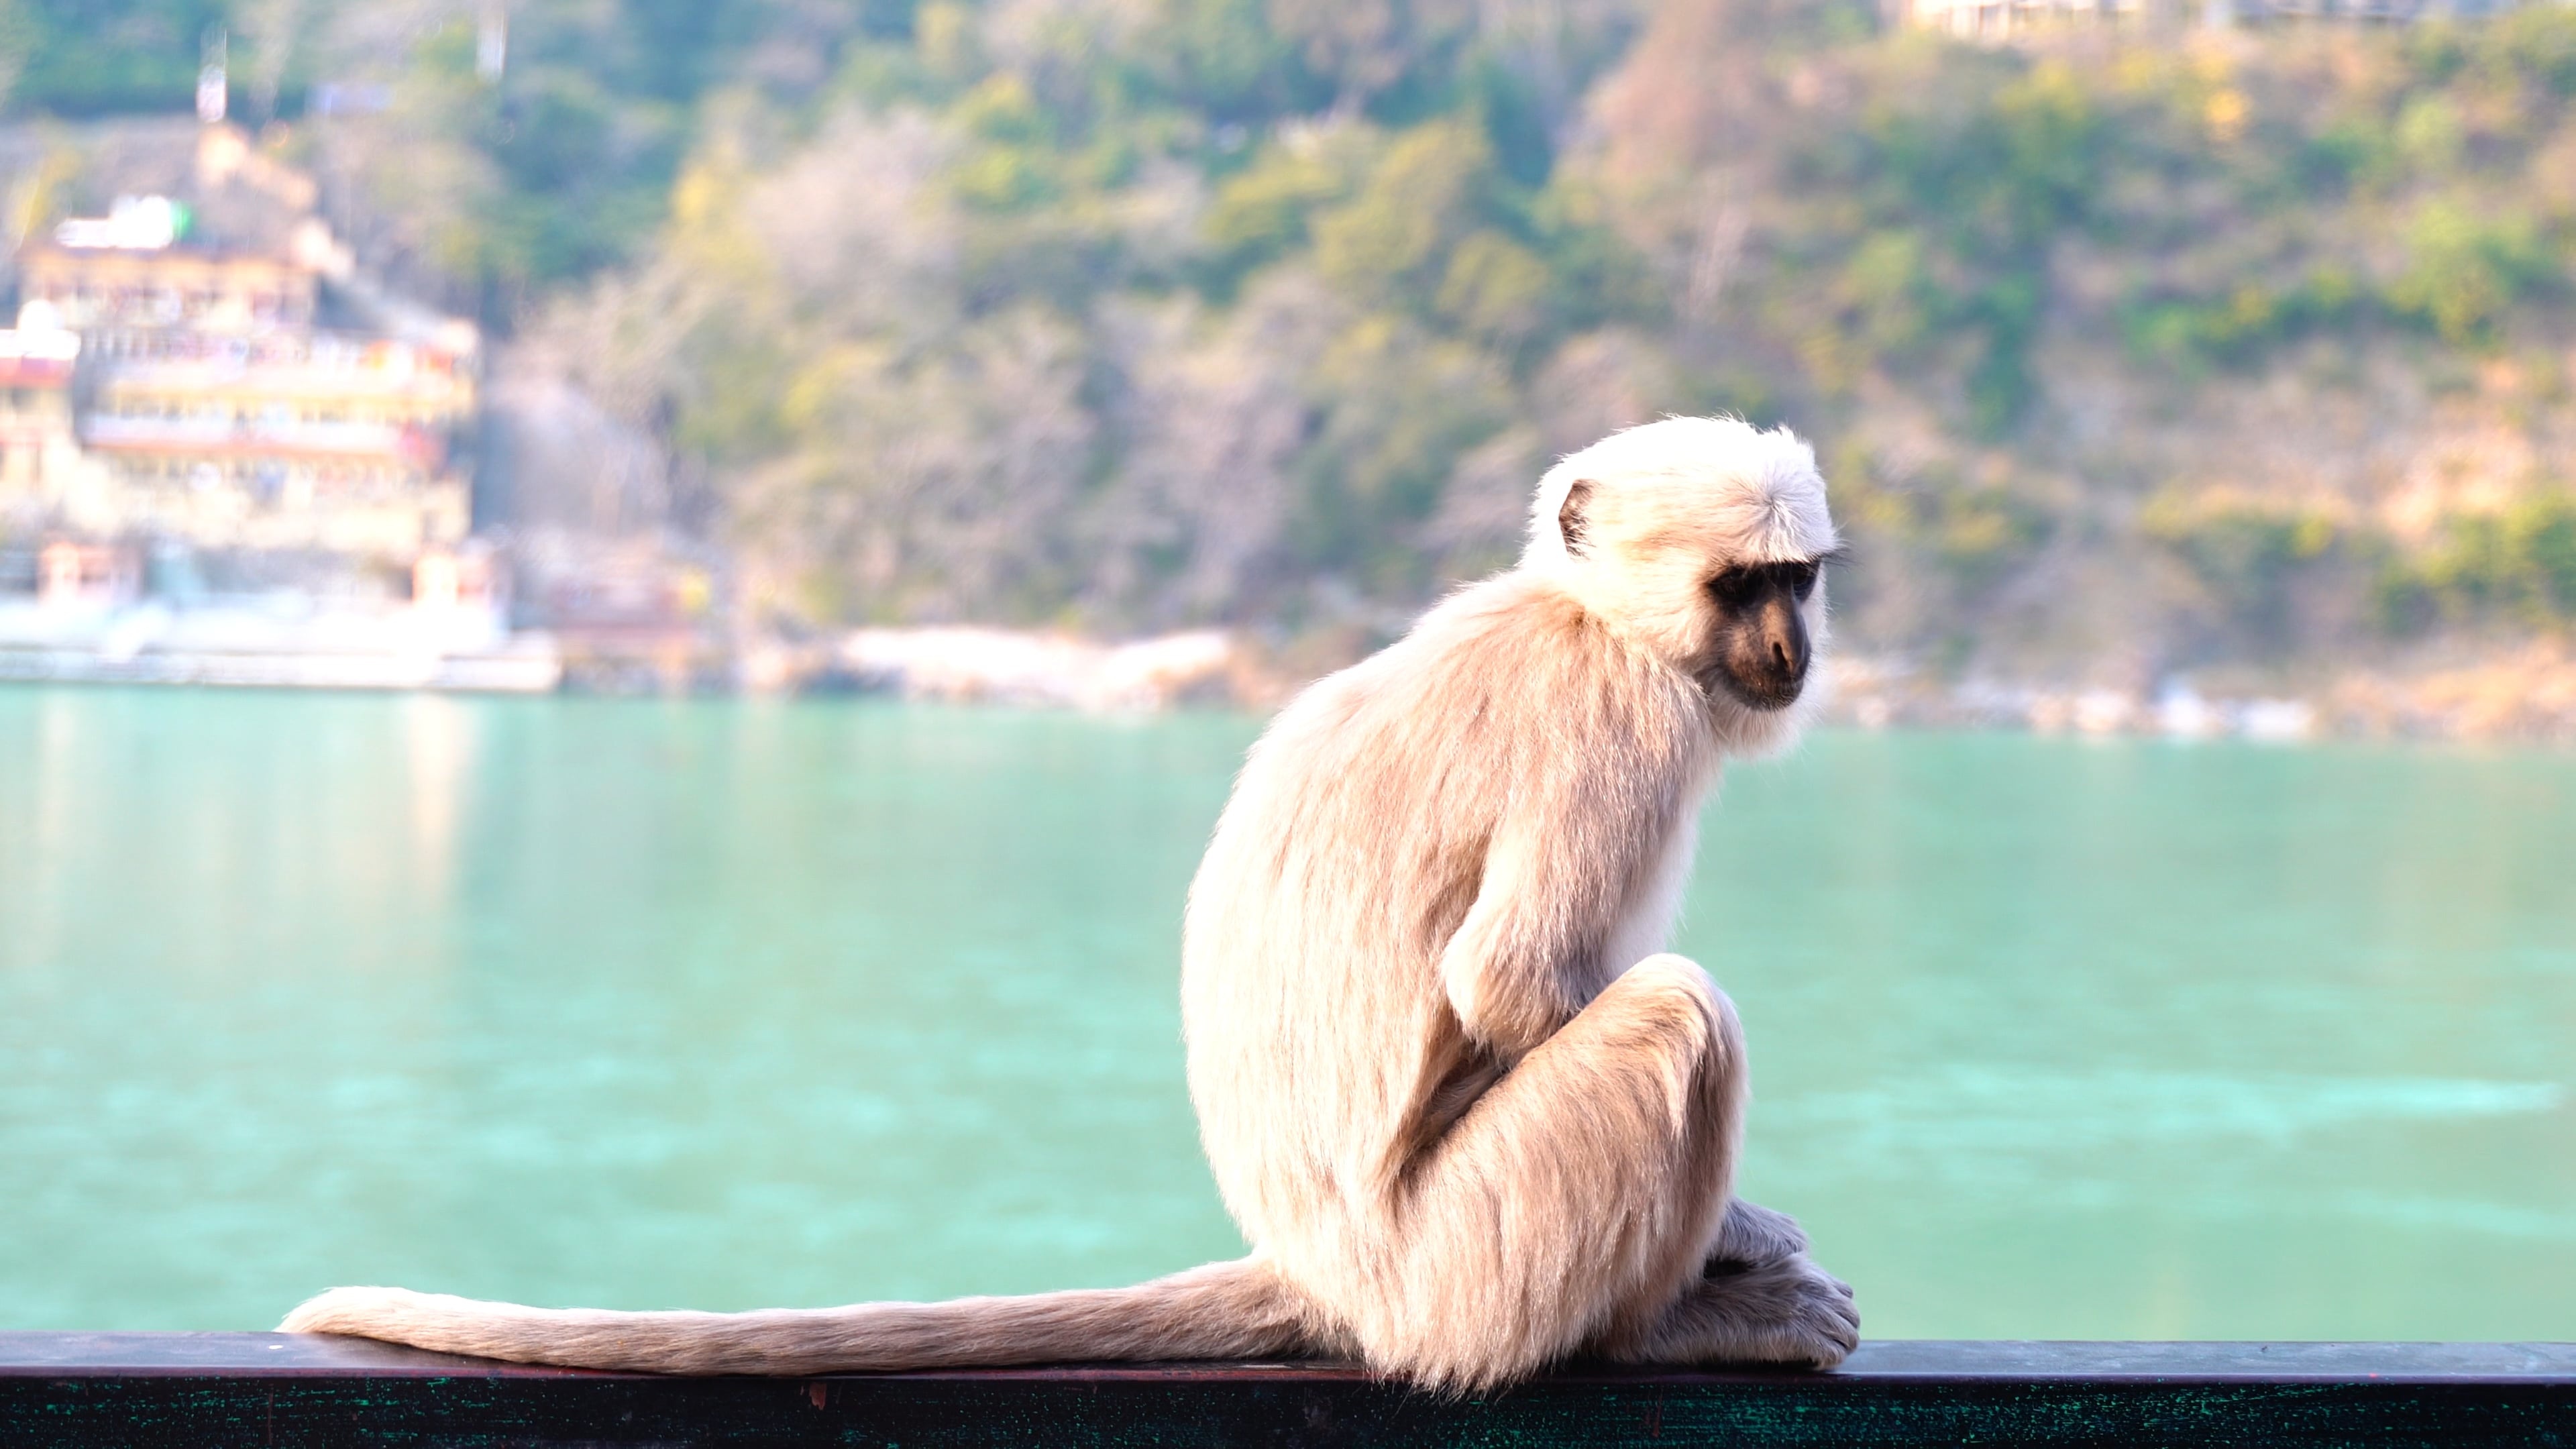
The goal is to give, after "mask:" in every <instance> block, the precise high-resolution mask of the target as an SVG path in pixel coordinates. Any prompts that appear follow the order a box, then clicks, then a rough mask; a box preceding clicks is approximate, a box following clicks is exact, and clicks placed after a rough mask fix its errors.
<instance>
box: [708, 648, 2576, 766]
mask: <svg viewBox="0 0 2576 1449" xmlns="http://www.w3.org/2000/svg"><path fill="white" fill-rule="evenodd" d="M1301 665H1303V666H1306V667H1302V668H1301V667H1299V666H1301ZM1314 673H1315V669H1314V667H1313V662H1312V660H1311V659H1310V658H1308V657H1306V656H1303V655H1299V654H1294V653H1291V652H1290V651H1286V650H1283V649H1280V648H1276V647H1273V646H1270V645H1268V644H1266V643H1264V642H1263V641H1262V640H1260V639H1259V638H1257V637H1255V636H1252V635H1248V634H1242V633H1229V632H1226V631H1222V630H1195V631H1190V632H1187V633H1178V634H1168V635H1162V636H1158V637H1154V638H1148V639H1141V640H1133V641H1128V642H1121V643H1112V642H1106V641H1100V640H1091V639H1085V638H1081V637H1079V636H1075V635H1070V634H1052V633H1034V632H1022V631H1015V630H1006V629H980V628H932V629H862V630H857V631H854V632H852V633H850V634H848V635H845V636H843V637H842V638H841V639H839V640H837V641H832V642H828V643H822V644H813V645H806V646H801V647H791V646H786V645H779V644H769V645H763V646H758V647H755V648H754V649H752V650H749V651H746V653H745V656H744V659H743V663H742V667H741V668H740V669H739V670H738V671H737V678H738V681H739V683H740V684H741V687H743V688H745V689H746V690H749V691H752V692H759V693H798V692H813V691H837V690H852V691H860V692H872V693H888V694H894V695H898V696H900V697H902V698H905V699H911V700H920V701H925V702H938V703H971V704H1002V705H1013V706H1022V707H1035V708H1067V709H1078V710H1088V711H1101V712H1113V713H1115V712H1133V711H1151V710H1159V709H1168V708H1173V707H1177V706H1185V705H1194V704H1205V705H1218V706H1228V707H1234V708H1242V709H1253V710H1267V709H1271V708H1275V707H1277V705H1279V704H1280V703H1281V702H1282V701H1284V700H1285V699H1287V697H1288V696H1289V695H1291V694H1293V693H1295V692H1296V691H1297V690H1298V689H1299V688H1300V687H1302V686H1303V685H1304V684H1305V683H1306V682H1307V681H1308V680H1309V679H1310V678H1312V677H1313V675H1314ZM1825 687H1826V696H1825V704H1824V711H1825V718H1826V719H1828V720H1829V721H1831V722H1834V723H1837V724H1846V725H1855V726H1859V727H1861V728H1865V729H1886V728H1897V727H1908V726H1912V727H1924V728H1941V729H1963V728H1964V729H2006V730H2028V731H2030V732H2033V733H2037V734H2084V735H2104V736H2112V735H2147V736H2164V737H2170V738H2178V739H2225V738H2236V739H2253V740H2270V741H2295V740H2303V739H2316V738H2376V739H2389V738H2406V739H2459V740H2492V741H2513V742H2522V743H2533V744H2557V745H2576V651H2571V650H2570V649H2569V648H2568V647H2567V646H2566V645H2564V644H2559V643H2552V642H2546V641H2544V642H2537V643H2528V644H2524V645H2521V646H2519V647H2517V648H2514V649H2511V650H2506V651H2498V652H2495V653H2491V654H2487V655H2483V656H2480V655H2466V656H2464V655H2462V654H2460V653H2457V652H2448V653H2442V654H2437V655H2428V656H2425V657H2424V658H2421V659H2418V660H2398V661H2392V662H2389V663H2385V664H2381V665H2378V666H2375V667H2360V666H2356V667H2351V668H2345V669H2339V670H2338V669H2317V668H2308V669H2303V670H2297V671H2283V672H2282V673H2280V674H2278V675H2269V676H2267V675H2257V674H2250V673H2245V672H2224V671H2212V672H2209V673H2206V674H2194V673H2183V672H2178V673H2174V674H2170V675H2167V676H2165V677H2164V678H2162V679H2160V680H2158V681H2157V682H2156V683H2155V684H2154V686H2153V687H2152V688H2126V689H2124V688H2117V687H2104V686H2082V687H2070V686H2067V685H2064V684H2061V683H2055V682H2050V681H2041V680H2013V679H1995V678H1981V677H1971V678H1967V679H1948V678H1943V677H1942V676H1940V675H1939V674H1937V673H1935V672H1933V671H1930V670H1926V669H1922V668H1920V667H1917V666H1913V665H1911V664H1909V663H1908V662H1907V661H1904V660H1901V659H1894V658H1889V657H1886V656H1876V655H1866V654H1845V655H1842V656H1838V657H1837V658H1835V659H1834V660H1833V662H1832V674H1831V676H1830V678H1829V679H1828V680H1827V682H1826V686H1825Z"/></svg>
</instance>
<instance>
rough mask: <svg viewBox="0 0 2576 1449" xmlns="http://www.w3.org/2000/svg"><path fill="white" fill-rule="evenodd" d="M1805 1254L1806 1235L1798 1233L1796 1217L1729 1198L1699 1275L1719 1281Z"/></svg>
mask: <svg viewBox="0 0 2576 1449" xmlns="http://www.w3.org/2000/svg"><path fill="white" fill-rule="evenodd" d="M1805 1251H1807V1235H1806V1234H1805V1233H1804V1232H1802V1231H1800V1230H1799V1228H1798V1220H1797V1219H1796V1218H1793V1217H1791V1216H1789V1215H1788V1214H1787V1213H1783V1212H1774V1211H1772V1210H1771V1209H1769V1208H1767V1207H1763V1206H1761V1205H1759V1204H1757V1203H1749V1202H1746V1201H1745V1200H1744V1199H1742V1198H1740V1197H1738V1198H1729V1199H1728V1200H1727V1204H1726V1218H1725V1220H1724V1221H1722V1222H1720V1223H1719V1224H1718V1227H1717V1241H1716V1242H1714V1243H1712V1244H1710V1245H1709V1250H1708V1266H1707V1267H1706V1268H1705V1269H1704V1270H1703V1272H1702V1276H1704V1277H1709V1278H1723V1277H1725V1276H1727V1275H1728V1274H1730V1273H1741V1272H1743V1271H1744V1270H1745V1269H1747V1268H1759V1267H1761V1266H1763V1265H1764V1264H1766V1263H1777V1262H1779V1261H1780V1260H1782V1259H1784V1258H1794V1257H1796V1256H1798V1255H1799V1254H1800V1253H1803V1252H1805Z"/></svg>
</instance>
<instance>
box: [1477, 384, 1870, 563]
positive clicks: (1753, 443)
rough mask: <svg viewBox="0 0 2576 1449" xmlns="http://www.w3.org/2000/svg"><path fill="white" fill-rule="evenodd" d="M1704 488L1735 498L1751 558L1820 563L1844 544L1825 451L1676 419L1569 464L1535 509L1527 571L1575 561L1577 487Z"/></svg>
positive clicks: (1795, 440)
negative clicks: (1570, 519) (1819, 453)
mask: <svg viewBox="0 0 2576 1449" xmlns="http://www.w3.org/2000/svg"><path fill="white" fill-rule="evenodd" d="M1587 482H1588V483H1591V484H1593V485H1595V486H1597V487H1602V488H1617V487H1619V486H1621V485H1622V484H1629V483H1648V484H1652V483H1665V484H1682V485H1692V484H1704V485H1706V486H1708V487H1710V488H1712V489H1721V488H1722V489H1728V490H1731V491H1732V492H1733V493H1734V497H1733V499H1731V500H1727V501H1730V502H1732V503H1733V504H1734V505H1735V506H1734V507H1732V508H1729V509H1728V510H1727V512H1728V513H1729V514H1730V515H1731V516H1730V517H1729V519H1728V523H1729V525H1730V531H1731V532H1734V533H1735V534H1736V536H1737V537H1738V539H1739V540H1740V541H1741V544H1742V546H1743V548H1744V553H1745V556H1746V557H1747V558H1749V559H1756V560H1768V561H1786V560H1792V559H1808V558H1818V557H1822V556H1823V555H1825V554H1828V553H1831V552H1832V551H1833V550H1834V549H1835V548H1836V547H1837V546H1838V545H1839V543H1840V541H1841V540H1840V538H1839V537H1838V536H1837V535H1836V533H1835V531H1834V524H1833V519H1832V517H1831V516H1830V515H1829V514H1828V513H1827V512H1826V511H1825V484H1824V478H1823V475H1822V474H1820V473H1819V472H1818V471H1817V469H1816V453H1815V449H1813V448H1811V447H1809V446H1808V445H1807V443H1806V440H1804V439H1802V438H1800V437H1799V436H1798V435H1797V434H1795V433H1793V432H1791V431H1789V430H1788V429H1787V428H1785V427H1779V428H1772V429H1770V430H1768V431H1765V430H1763V429H1760V428H1756V427H1754V426H1753V425H1752V424H1751V423H1748V422H1746V421H1744V420H1743V419H1742V418H1734V417H1713V418H1685V417H1668V418H1662V419H1659V420H1657V421H1655V422H1651V423H1640V424H1638V425H1637V426H1635V427H1632V428H1622V429H1621V430H1619V431H1618V432H1615V433H1612V434H1611V435H1610V436H1608V437H1606V438H1603V439H1602V440H1601V441H1599V442H1597V443H1594V444H1593V445H1592V446H1590V447H1588V448H1584V449H1582V450H1581V451H1579V452H1574V453H1569V454H1567V455H1566V456H1565V457H1564V458H1562V459H1559V460H1558V462H1557V464H1556V466H1555V467H1553V468H1550V469H1548V470H1547V472H1546V473H1545V474H1544V475H1543V476H1542V477H1540V479H1539V483H1538V492H1537V495H1536V496H1535V497H1534V498H1533V499H1532V500H1531V503H1530V524H1529V527H1530V531H1529V546H1528V548H1527V550H1526V551H1525V552H1524V553H1523V554H1522V556H1521V562H1522V563H1523V564H1524V565H1525V566H1539V567H1545V566H1549V565H1555V564H1562V563H1564V562H1565V561H1566V552H1565V537H1564V535H1563V534H1562V533H1561V532H1559V531H1558V526H1557V519H1558V515H1559V514H1561V513H1562V512H1563V511H1564V509H1565V500H1566V498H1567V496H1568V495H1569V494H1571V493H1572V492H1573V489H1574V485H1575V484H1577V483H1587Z"/></svg>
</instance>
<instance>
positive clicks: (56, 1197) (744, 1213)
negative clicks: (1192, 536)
mask: <svg viewBox="0 0 2576 1449" xmlns="http://www.w3.org/2000/svg"><path fill="white" fill-rule="evenodd" d="M1255 728H1256V726H1255V724H1254V723H1253V722H1251V721H1248V720H1244V719H1238V718H1231V717H1224V716H1179V717H1171V718H1162V719H1154V720H1145V721H1127V722H1120V721H1103V720H1091V719H1081V718H1073V717H1064V716H1050V715H1017V714H1007V713H981V712H968V711H932V710H916V709H904V708H897V707H892V706H883V705H873V704H861V703H837V702H813V703H794V704H762V703H734V702H723V703H719V702H694V703H645V702H624V701H603V700H578V699H560V700H558V699H548V700H496V701H480V700H467V699H450V698H408V697H367V696H302V695H285V694H221V693H193V692H182V691H169V692H144V691H131V692H130V691H116V690H92V691H73V690H38V689H12V690H0V1327H28V1328H69V1327H89V1328H218V1327H236V1328H241V1327H264V1326H266V1325H268V1324H269V1323H271V1322H273V1321H274V1320H275V1319H276V1317H277V1316H278V1314H279V1313H280V1312H282V1311H283V1310H284V1309H285V1308H286V1307H287V1306H288V1305H289V1304H291V1303H292V1302H294V1301H295V1300H296V1299H297V1298H298V1297H300V1296H302V1295H303V1294H305V1293H307V1292H309V1291H311V1290H313V1289H315V1288H318V1287H321V1286H324V1285H328V1284H333V1283H347V1282H400V1283H405V1284H409V1285H411V1286H416V1287H422V1288H436V1289H446V1290H451V1291H456V1292H463V1293H472V1294H481V1295H494V1296H505V1297H513V1298H520V1299H526V1300H533V1301H538V1302H551V1303H571V1302H582V1303H593V1304H603V1305H609V1306H622V1307H647V1306H664V1305H680V1304H686V1305H694V1306H700V1307H708V1308H739V1307H749V1306H754V1305H758V1304H771V1303H780V1304H785V1303H795V1304H806V1303H825V1302H833V1301H841V1300H848V1299H856V1298H867V1297H927V1296H941V1295H947V1294H955V1293H970V1292H1013V1291H1027V1290H1034V1289H1042V1288H1052V1287H1062V1286H1069V1285H1077V1284H1106V1283H1115V1282H1120V1281H1125V1280H1132V1279H1135V1278H1139V1277H1143V1276H1146V1275H1148V1274H1152V1273H1157V1272H1162V1271H1166V1270H1169V1269H1173V1268H1177V1267H1181V1266H1184V1265H1186V1264H1189V1263H1192V1262H1197V1261H1202V1260H1205V1259H1208V1258H1211V1257H1216V1256H1221V1255H1226V1254H1231V1253H1233V1252H1236V1251H1239V1243H1238V1240H1237V1238H1236V1237H1235V1234H1234V1232H1233V1230H1232V1228H1231V1227H1230V1226H1229V1225H1228V1223H1227V1222H1226V1220H1225V1217H1224V1215H1223V1213H1222V1211H1221V1210H1220V1209H1219V1207H1218V1205H1217V1203H1216V1200H1215V1196H1214V1193H1213V1191H1212V1189H1211V1188H1210V1186H1209V1184H1208V1182H1207V1179H1206V1175H1205V1171H1204V1169H1203V1168H1202V1166H1201V1165H1200V1163H1199V1160H1198V1157H1197V1153H1196V1146H1195V1142H1194V1139H1193V1135H1192V1127H1191V1122H1190V1117H1189V1109H1188V1104H1187V1101H1186V1100H1185V1098H1184V1095H1183V1091H1182V1085H1181V1061H1180V1047H1179V1042H1178V1016H1177V1011H1176V1008H1175V1004H1174V1001H1173V976H1174V972H1175V967H1176V959H1177V951H1178V946H1177V938H1178V923H1179V916H1180V906H1181V894H1182V889H1183V887H1184V885H1185V884H1186V882H1187V880H1188V877H1189V872H1190V870H1191V868H1192V866H1193V865H1194V863H1195V858H1196V854H1197V849H1198V845H1199V842H1200V841H1201V840H1202V839H1203V838H1204V836H1205V833H1206V831H1207V828H1208V826H1209V824H1210V822H1211V821H1212V820H1213V818H1214V816H1215V812H1216V810H1217V808H1218V806H1219V805H1220V804H1221V803H1222V800H1223V798H1224V794H1225V789H1226V785H1227V781H1228V779H1229V777H1230V775H1231V773H1232V770H1233V768H1234V766H1235V763H1236V761H1237V759H1238V757H1239V754H1240V752H1241V750H1242V747H1243V746H1244V744H1245V743H1246V742H1247V741H1248V740H1249V739H1250V737H1251V735H1252V733H1253V731H1254V729H1255ZM2571 882H2576V758H2570V757H2566V756H2550V755H2528V754H2526V755H2508V754H2472V753H2465V752H2452V751H2441V750H2431V749H2420V750H2408V749H2394V748H2361V747H2343V746H2334V747H2318V748H2309V749H2296V750H2287V749H2264V748H2256V747H2240V746H2196V747H2195V746H2172V745H2163V744H2153V743H2086V742H2075V741H2052V740H2035V739H2029V738H2022V737H2016V736H2001V735H1994V736H1945V735H1903V734H1896V735H1863V734H1827V735H1823V736H1820V737H1818V738H1816V739H1814V740H1812V741H1810V743H1809V744H1808V746H1807V747H1806V748H1805V749H1804V750H1803V751H1802V752H1801V753H1800V754H1799V755H1798V756H1796V757H1795V758H1794V759H1792V760H1789V761H1787V762H1783V763H1779V764H1771V765H1761V766H1754V767H1749V768H1744V769H1740V770H1738V771H1737V772H1736V773H1735V774H1734V775H1733V776H1732V777H1731V778H1730V779H1729V781H1728V783H1727V786H1726V789H1725V792H1724V796H1723V798H1722V799H1721V801H1720V802H1719V803H1718V804H1717V805H1716V806H1715V807H1713V810H1712V814H1711V817H1710V819H1709V821H1708V829H1707V832H1706V846H1705V849H1704V851H1703V856H1702V861H1701V865H1700V870H1699V876H1698V880H1697V883H1696V885H1695V887H1694V889H1693V892H1692V896H1691V901H1690V913H1689V918H1688V921H1687V922H1686V924H1685V927H1684V930H1683V937H1682V941H1681V943H1680V944H1681V948H1682V949H1684V950H1686V951H1688V952H1690V953H1692V954H1693V955H1695V956H1697V957H1699V958H1700V959H1701V960H1702V961H1703V962H1705V963H1706V964H1707V965H1708V966H1709V967H1710V968H1711V969H1712V970H1713V971H1714V972H1715V973H1716V974H1717V976H1718V978H1719V979H1720V980H1721V981H1722V982H1724V983H1725V984H1726V986H1727V987H1728V989H1729V991H1730V992H1731V993H1732V994H1733V995H1734V996H1735V998H1736V1000H1737V1002H1738V1004H1739V1006H1740V1007H1741V1008H1742V1011H1743V1014H1744V1017H1745V1020H1746V1023H1747V1026H1748V1030H1749V1031H1750V1033H1751V1037H1752V1043H1753V1053H1754V1061H1755V1071H1756V1081H1757V1089H1756V1090H1757V1101H1756V1106H1755V1112H1754V1118H1753V1129H1752V1137H1751V1142H1750V1147H1749V1160H1748V1164H1747V1167H1746V1169H1745V1186H1746V1188H1747V1190H1748V1191H1749V1192H1750V1193H1751V1194H1752V1195H1753V1196H1756V1197H1758V1198H1760V1199H1762V1200H1764V1201H1767V1202H1770V1203H1772V1204H1774V1205H1776V1206H1779V1207H1782V1208H1785V1209H1788V1210H1790V1211H1793V1212H1796V1213H1798V1214H1799V1215H1800V1216H1801V1217H1802V1218H1804V1219H1805V1220H1806V1222H1807V1223H1808V1225H1809V1227H1810V1229H1811V1230H1812V1231H1813V1233H1814V1234H1815V1237H1816V1239H1817V1244H1818V1252H1819V1254H1820V1256H1822V1257H1823V1258H1824V1260H1825V1261H1826V1262H1827V1263H1828V1264H1829V1265H1830V1266H1832V1267H1833V1268H1835V1269H1836V1270H1837V1271H1839V1272H1841V1273H1842V1274H1843V1275H1844V1276H1846V1277H1848V1278H1850V1279H1851V1280H1852V1281H1853V1282H1854V1283H1855V1284H1856V1285H1857V1286H1858V1288H1859V1290H1860V1296H1861V1304H1862V1308H1863V1311H1864V1314H1865V1315H1866V1317H1867V1323H1868V1331H1869V1332H1871V1333H1873V1334H1877V1335H1881V1336H1906V1335H1944V1336H1946V1335H1961V1336H1967V1335H1975V1336H2015V1337H2024V1336H2027V1337H2056V1336H2064V1337H2432V1338H2442V1337H2459V1338H2549V1337H2555V1338H2576V888H2571Z"/></svg>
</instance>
